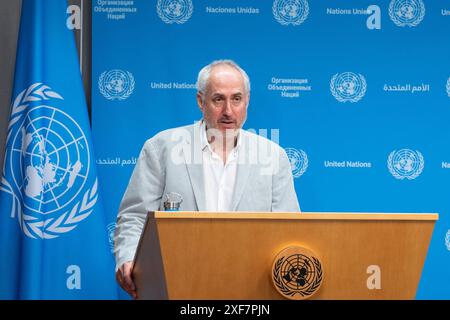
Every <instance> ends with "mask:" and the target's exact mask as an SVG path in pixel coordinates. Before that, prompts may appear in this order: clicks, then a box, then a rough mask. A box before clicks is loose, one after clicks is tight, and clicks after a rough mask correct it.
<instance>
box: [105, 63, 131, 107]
mask: <svg viewBox="0 0 450 320" xmlns="http://www.w3.org/2000/svg"><path fill="white" fill-rule="evenodd" d="M134 84H135V83H134V77H133V75H132V74H131V72H128V71H122V70H118V69H114V70H110V71H104V72H103V73H102V74H101V75H100V78H99V79H98V89H99V90H100V93H101V94H102V95H103V96H104V97H105V98H106V99H108V100H115V99H117V100H125V99H127V98H128V97H129V96H130V95H131V94H132V93H133V90H134Z"/></svg>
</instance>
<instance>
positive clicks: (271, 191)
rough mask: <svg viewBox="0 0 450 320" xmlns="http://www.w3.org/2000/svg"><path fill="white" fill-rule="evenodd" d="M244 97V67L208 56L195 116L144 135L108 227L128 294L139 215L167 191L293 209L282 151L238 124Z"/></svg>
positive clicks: (211, 202)
mask: <svg viewBox="0 0 450 320" xmlns="http://www.w3.org/2000/svg"><path fill="white" fill-rule="evenodd" d="M249 101H250V80H249V77H248V75H247V73H246V72H245V71H244V70H243V69H242V68H241V67H239V66H238V65H237V64H236V63H235V62H233V61H231V60H218V61H214V62H212V63H210V64H209V65H207V66H205V67H204V68H203V69H201V70H200V72H199V75H198V80H197V103H198V106H199V108H200V110H201V112H202V114H203V118H202V120H200V121H199V122H197V123H195V124H194V125H189V126H184V127H180V128H174V129H169V130H165V131H162V132H160V133H158V134H157V135H156V136H154V137H153V138H151V139H149V140H147V141H146V142H145V144H144V146H143V148H142V150H141V153H140V155H139V159H138V161H137V163H136V167H135V168H134V171H133V174H132V176H131V178H130V182H129V184H128V187H127V190H126V191H125V194H124V196H123V199H122V202H121V205H120V208H119V214H118V218H117V227H116V232H115V256H116V265H117V266H116V270H117V271H116V277H117V281H118V282H119V284H120V285H121V287H122V288H123V289H124V290H125V291H127V292H128V293H129V294H130V295H131V296H133V297H136V291H135V287H134V283H133V280H132V278H131V269H132V261H133V257H134V254H135V251H136V249H137V245H138V242H139V238H140V235H141V232H142V229H143V226H144V223H145V218H146V215H147V213H148V212H149V211H157V210H164V201H165V200H166V197H167V195H169V194H173V193H175V194H176V195H178V196H180V197H181V200H180V201H181V203H180V207H179V209H180V210H183V211H214V212H220V211H259V212H265V211H282V212H299V211H300V207H299V203H298V200H297V195H296V192H295V189H294V184H293V179H292V173H291V166H290V163H289V159H288V157H287V155H286V152H285V151H284V150H283V149H282V148H281V147H280V146H278V145H277V144H276V143H274V142H272V141H270V140H268V139H266V138H263V137H260V136H258V135H256V134H253V133H250V132H249V131H246V130H243V129H242V126H243V124H244V122H245V120H246V118H247V108H248V104H249Z"/></svg>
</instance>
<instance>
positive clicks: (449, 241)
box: [445, 229, 450, 251]
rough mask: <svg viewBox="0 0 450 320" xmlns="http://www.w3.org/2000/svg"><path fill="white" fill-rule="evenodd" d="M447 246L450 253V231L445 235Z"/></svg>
mask: <svg viewBox="0 0 450 320" xmlns="http://www.w3.org/2000/svg"><path fill="white" fill-rule="evenodd" d="M445 246H446V247H447V250H448V251H450V229H449V230H448V231H447V233H446V234H445Z"/></svg>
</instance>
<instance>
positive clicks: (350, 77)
mask: <svg viewBox="0 0 450 320" xmlns="http://www.w3.org/2000/svg"><path fill="white" fill-rule="evenodd" d="M330 90H331V93H332V94H333V96H334V97H335V98H336V100H337V101H339V102H347V101H349V102H358V101H359V100H361V98H362V97H364V95H365V94H366V90H367V83H366V79H365V78H364V77H363V75H361V74H358V75H357V74H355V73H353V72H343V73H336V74H335V75H334V76H333V77H332V78H331V81H330Z"/></svg>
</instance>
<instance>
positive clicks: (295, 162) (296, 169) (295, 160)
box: [284, 148, 308, 178]
mask: <svg viewBox="0 0 450 320" xmlns="http://www.w3.org/2000/svg"><path fill="white" fill-rule="evenodd" d="M284 150H285V151H286V154H287V156H288V158H289V162H290V163H291V170H292V176H293V177H294V178H299V177H300V176H301V175H302V174H304V173H305V171H306V169H307V168H308V156H307V155H306V153H305V152H304V151H303V150H297V149H294V148H285V149H284Z"/></svg>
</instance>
